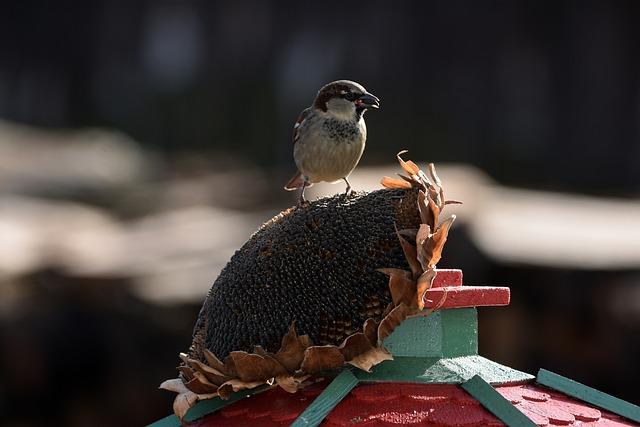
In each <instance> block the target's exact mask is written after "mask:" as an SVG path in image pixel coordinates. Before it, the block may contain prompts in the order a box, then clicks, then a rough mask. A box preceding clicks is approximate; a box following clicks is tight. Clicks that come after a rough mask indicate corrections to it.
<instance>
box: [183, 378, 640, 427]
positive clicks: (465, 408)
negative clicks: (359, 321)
mask: <svg viewBox="0 0 640 427" xmlns="http://www.w3.org/2000/svg"><path fill="white" fill-rule="evenodd" d="M328 383H329V381H328V380H324V381H321V382H318V383H316V384H314V385H312V386H310V387H307V388H306V389H305V390H302V391H301V392H299V393H295V394H289V393H287V392H285V391H283V390H281V389H278V388H274V389H271V390H268V391H265V392H263V393H259V394H257V395H255V396H252V397H249V398H247V399H243V400H241V401H239V402H236V403H234V404H232V405H230V406H228V407H226V408H224V409H222V410H221V411H220V412H217V413H214V414H211V415H208V416H206V417H205V418H203V419H201V420H198V421H195V422H193V423H191V424H189V426H191V427H195V426H197V427H210V426H225V427H227V426H229V427H234V426H249V425H250V426H259V427H266V426H288V425H290V424H291V422H293V420H294V419H295V418H297V417H298V416H299V415H300V414H301V413H302V411H303V410H304V409H305V408H306V407H307V406H308V405H309V404H310V403H311V402H312V401H313V399H314V398H315V397H317V396H318V394H319V393H320V392H322V390H324V388H325V387H326V386H327V384H328ZM496 389H497V390H498V392H500V393H501V394H502V395H503V396H505V398H507V399H509V400H510V401H511V402H513V403H514V404H515V406H516V408H518V409H519V410H520V411H522V412H523V413H524V414H525V415H527V416H528V417H529V418H530V419H531V420H532V421H533V422H534V423H536V424H538V425H541V426H545V425H581V426H589V425H594V426H596V425H597V426H618V427H620V426H633V425H635V424H633V423H631V422H629V421H627V420H625V419H623V418H620V417H618V416H616V415H614V414H612V413H609V412H607V411H600V410H598V409H596V408H593V407H591V406H589V405H587V404H584V403H582V402H580V401H578V400H575V399H572V398H570V397H568V396H566V395H563V394H560V393H558V392H555V391H552V390H549V389H547V388H545V387H540V386H538V385H532V384H520V385H510V386H498V387H496ZM322 425H326V426H334V427H337V426H343V427H345V426H353V425H366V426H392V425H396V426H397V425H439V426H444V427H446V426H498V425H502V424H501V423H500V422H499V420H497V419H496V418H495V417H494V416H493V415H491V414H490V413H489V412H487V411H486V410H485V409H484V408H482V406H480V404H479V403H478V402H477V401H476V400H475V399H473V397H472V396H471V395H469V394H467V393H466V392H465V391H464V390H462V389H461V388H460V387H459V386H457V385H453V384H414V383H375V384H361V385H359V386H358V387H356V388H355V389H353V390H352V392H351V393H350V394H349V395H347V397H345V399H344V400H343V401H342V402H340V403H339V404H338V406H337V407H336V408H335V409H334V410H333V411H332V412H331V413H330V414H329V415H328V417H327V418H326V419H325V421H324V423H323V424H322Z"/></svg>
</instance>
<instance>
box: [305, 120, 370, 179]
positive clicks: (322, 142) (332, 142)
mask: <svg viewBox="0 0 640 427" xmlns="http://www.w3.org/2000/svg"><path fill="white" fill-rule="evenodd" d="M365 140H366V127H365V126H364V121H361V122H360V123H358V122H345V121H340V120H335V121H333V120H324V121H318V122H317V123H315V129H309V132H305V135H304V137H302V138H301V139H300V140H299V141H298V143H296V145H295V146H294V157H295V160H296V164H297V166H298V168H299V170H300V172H302V174H303V175H305V176H307V177H308V178H309V180H310V181H311V182H319V181H326V182H334V181H338V180H340V179H342V178H344V177H346V176H348V175H349V174H350V173H351V171H353V169H354V168H355V167H356V165H357V164H358V161H359V160H360V157H361V156H362V152H363V151H364V146H365Z"/></svg>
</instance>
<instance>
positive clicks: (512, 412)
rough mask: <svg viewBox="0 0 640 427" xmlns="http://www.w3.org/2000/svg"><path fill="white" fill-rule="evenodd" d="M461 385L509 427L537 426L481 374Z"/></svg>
mask: <svg viewBox="0 0 640 427" xmlns="http://www.w3.org/2000/svg"><path fill="white" fill-rule="evenodd" d="M461 387H462V388H463V389H464V390H465V391H466V392H467V393H469V394H470V395H471V396H473V397H474V398H475V399H476V400H477V401H478V402H480V403H481V404H482V406H484V407H485V408H486V409H487V410H488V411H489V412H491V413H492V414H493V415H495V416H496V417H498V418H499V419H500V421H502V422H503V423H505V424H506V425H508V426H509V427H512V426H513V427H515V426H518V427H527V426H530V427H535V425H536V424H535V423H534V422H533V421H531V420H530V419H529V418H527V417H526V416H525V415H524V414H523V413H522V412H520V411H519V410H518V409H517V408H516V407H515V406H513V405H512V404H511V402H509V401H508V400H507V399H505V398H504V397H503V396H502V395H501V394H500V393H498V392H497V391H496V389H495V388H493V387H491V384H489V383H488V382H486V381H485V380H483V379H482V378H481V377H480V376H479V375H475V376H474V377H472V378H471V379H470V380H469V381H467V382H465V383H463V384H462V385H461Z"/></svg>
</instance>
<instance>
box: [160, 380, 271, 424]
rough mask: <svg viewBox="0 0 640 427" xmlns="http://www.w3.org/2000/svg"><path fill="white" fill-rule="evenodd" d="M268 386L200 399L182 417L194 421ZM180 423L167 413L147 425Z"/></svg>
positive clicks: (186, 420)
mask: <svg viewBox="0 0 640 427" xmlns="http://www.w3.org/2000/svg"><path fill="white" fill-rule="evenodd" d="M267 389H268V387H258V388H255V389H252V390H243V391H239V392H237V393H232V394H231V396H230V397H229V399H227V400H222V399H220V398H217V397H216V398H213V399H207V400H201V401H200V402H198V403H196V404H195V405H194V406H193V408H191V409H189V411H188V412H187V415H185V417H184V421H185V422H191V421H195V420H197V419H200V418H202V417H204V416H205V415H209V414H211V413H213V412H216V411H218V410H220V409H222V408H224V407H225V406H227V405H231V404H232V403H235V402H237V401H238V400H240V399H244V398H245V397H249V396H251V395H253V394H256V393H259V392H261V391H264V390H267ZM180 426H182V423H181V422H180V419H179V418H178V417H176V416H175V415H169V416H168V417H164V418H162V419H159V420H158V421H155V422H153V423H151V424H149V425H148V426H147V427H180Z"/></svg>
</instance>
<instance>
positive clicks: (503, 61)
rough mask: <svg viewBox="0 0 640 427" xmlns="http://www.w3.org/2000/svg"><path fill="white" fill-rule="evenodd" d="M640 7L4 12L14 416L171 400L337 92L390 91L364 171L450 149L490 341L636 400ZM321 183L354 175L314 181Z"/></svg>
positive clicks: (5, 295)
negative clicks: (313, 121)
mask: <svg viewBox="0 0 640 427" xmlns="http://www.w3.org/2000/svg"><path fill="white" fill-rule="evenodd" d="M639 20H640V3H637V2H633V1H608V2H604V1H588V0H587V1H535V2H534V1H506V0H505V1H487V2H474V1H413V2H411V1H408V2H395V3H394V4H393V6H392V5H391V3H389V2H384V1H370V2H366V3H347V2H331V1H325V2H315V3H306V2H299V1H298V2H296V1H278V2H275V1H274V2H267V1H258V0H256V1H235V0H233V1H232V0H227V1H193V0H192V1H188V0H181V1H165V0H159V1H137V2H136V1H134V2H118V1H113V0H85V1H64V0H63V1H58V2H38V1H30V0H23V1H20V2H10V3H8V4H5V5H3V8H2V13H1V14H0V348H1V349H2V350H1V351H0V417H1V419H2V424H3V425H10V426H38V425H65V426H86V425H141V424H144V423H148V422H151V421H153V420H156V419H158V418H160V417H163V416H165V415H168V414H169V413H170V411H171V401H172V397H173V396H172V395H171V394H170V393H168V392H164V391H159V390H157V386H158V385H159V384H160V382H161V381H163V380H165V379H167V378H172V377H174V376H175V373H176V372H175V370H174V367H175V366H176V364H177V362H178V359H177V355H178V352H180V351H183V350H185V349H187V347H188V346H189V344H190V341H191V329H192V327H193V325H194V322H195V319H196V316H197V313H198V310H199V308H200V306H201V304H202V301H203V299H204V296H205V294H206V292H207V291H208V289H209V287H210V285H211V283H212V282H213V280H214V279H215V278H216V276H217V274H218V272H219V271H220V269H221V268H222V267H223V266H224V265H225V263H226V262H227V261H228V259H229V257H230V256H231V255H232V254H233V252H234V251H235V249H237V248H238V247H239V246H240V245H241V244H242V243H243V242H244V241H246V240H247V239H248V238H249V236H250V235H251V233H252V232H253V231H254V230H255V229H256V228H257V227H258V226H259V225H260V224H261V223H263V222H264V221H266V220H267V219H269V218H270V217H271V216H272V215H274V214H276V213H278V212H279V211H280V210H282V209H284V208H286V207H288V206H290V205H292V204H293V203H294V202H295V197H296V196H295V195H294V194H291V193H286V192H284V191H282V190H281V189H282V185H283V184H284V183H285V182H286V181H287V180H288V178H290V176H291V175H292V174H293V172H294V166H293V160H292V153H291V151H292V147H291V127H292V124H293V122H294V120H295V119H296V117H297V115H298V113H299V112H300V111H301V110H302V109H303V108H305V107H306V106H308V105H309V104H310V103H311V102H312V99H313V97H314V96H315V93H316V91H317V89H318V88H319V87H320V86H321V85H323V84H324V83H327V82H329V81H332V80H335V79H339V78H349V79H353V80H357V81H358V82H360V83H362V84H363V85H365V86H366V87H367V89H368V90H369V91H371V92H372V93H374V94H376V95H377V96H379V97H380V98H381V100H382V108H381V109H380V110H379V111H374V112H370V113H368V114H367V125H368V128H369V140H368V142H367V144H368V145H367V150H366V152H365V154H364V157H363V159H362V161H361V167H360V168H359V169H357V170H356V171H355V173H354V174H353V175H352V177H353V179H352V183H353V184H354V185H355V187H356V188H357V189H366V188H370V189H373V188H378V181H379V179H380V178H381V177H382V175H391V174H393V173H395V172H397V171H398V167H397V163H396V161H395V157H394V156H395V154H396V152H398V151H399V150H401V149H403V148H407V149H409V150H410V153H409V155H408V158H411V159H413V160H416V161H418V162H419V163H421V164H422V165H424V164H425V162H435V163H437V165H438V170H439V172H440V175H441V177H442V178H443V181H444V183H445V187H446V189H447V195H448V197H450V198H455V199H461V200H464V201H465V205H463V206H460V207H456V213H458V214H459V221H457V222H456V225H455V226H454V231H453V233H452V235H451V237H450V239H449V243H448V244H447V248H446V250H445V258H443V261H442V262H441V264H440V267H458V268H463V269H464V273H465V281H466V282H467V283H468V284H482V285H490V284H494V285H507V286H510V287H511V290H512V304H511V306H510V307H509V308H486V309H482V310H481V311H480V352H481V354H483V355H484V356H487V357H489V358H492V359H494V360H496V361H498V362H501V363H504V364H506V365H509V366H512V367H514V368H517V369H520V370H523V371H527V372H530V373H533V374H535V373H536V372H537V369H538V368H540V367H544V368H546V369H549V370H552V371H555V372H558V373H560V374H562V375H565V376H568V377H571V378H574V379H576V380H579V381H581V382H584V383H586V384H588V385H590V386H592V387H595V388H599V389H602V390H604V391H607V392H609V393H611V394H614V395H617V396H619V397H621V398H624V399H627V400H630V401H633V402H636V403H637V402H638V401H640V391H639V390H640V389H638V387H637V381H638V379H640V367H639V365H638V360H640V26H638V22H639ZM313 189H314V190H315V196H319V195H321V194H332V193H334V192H338V191H343V190H344V188H343V186H342V185H336V186H331V185H327V184H321V185H316V186H315V187H314V188H313Z"/></svg>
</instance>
